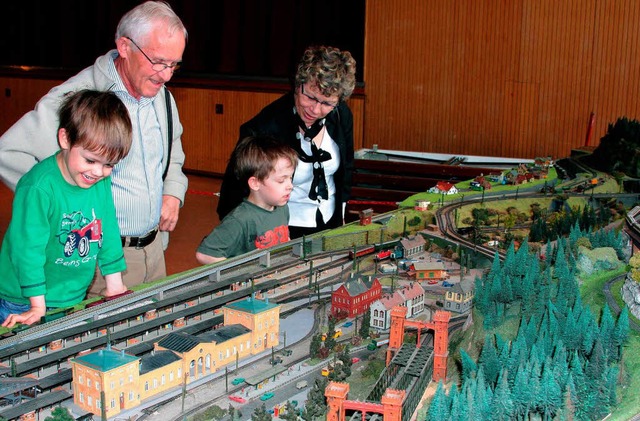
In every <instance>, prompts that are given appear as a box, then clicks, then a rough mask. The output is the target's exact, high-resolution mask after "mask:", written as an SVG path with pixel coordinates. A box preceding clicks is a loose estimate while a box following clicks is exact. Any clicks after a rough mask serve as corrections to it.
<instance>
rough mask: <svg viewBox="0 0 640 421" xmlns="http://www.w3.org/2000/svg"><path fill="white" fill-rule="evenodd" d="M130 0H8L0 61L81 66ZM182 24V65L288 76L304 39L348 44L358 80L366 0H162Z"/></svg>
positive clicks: (102, 47) (108, 39) (188, 69)
mask: <svg viewBox="0 0 640 421" xmlns="http://www.w3.org/2000/svg"><path fill="white" fill-rule="evenodd" d="M139 3H140V2H139V1H132V0H68V1H62V0H11V1H6V2H2V5H1V6H0V11H1V14H2V16H3V17H4V19H3V24H2V25H0V47H1V48H0V51H2V54H0V65H28V66H44V67H55V68H71V69H81V68H84V67H86V66H88V65H90V64H92V63H93V61H94V60H95V58H96V57H97V56H98V55H101V54H104V53H105V52H106V51H107V50H109V49H111V48H114V34H115V29H116V26H117V24H118V21H119V20H120V17H121V16H122V15H123V14H124V13H126V12H127V11H128V10H130V9H131V8H133V7H134V6H135V5H137V4H139ZM168 3H169V4H171V6H172V7H173V9H174V10H175V11H176V13H177V14H178V15H179V16H180V18H181V19H182V20H183V22H184V24H185V26H186V27H187V30H188V31H189V42H188V44H187V49H186V51H185V54H184V65H183V68H182V69H183V70H181V72H184V73H187V74H192V73H193V74H196V75H206V74H211V75H226V76H243V77H260V78H271V77H273V78H287V77H289V76H290V75H291V74H292V73H293V72H294V66H295V63H296V62H297V60H298V59H299V58H300V56H301V54H302V52H303V51H304V49H305V47H306V46H308V45H312V44H325V45H333V46H335V47H338V48H340V49H345V50H349V51H350V52H351V53H352V54H353V56H354V58H355V59H356V61H357V62H358V64H359V66H358V71H359V77H358V81H362V77H361V76H360V75H361V74H362V72H361V70H362V65H361V63H362V59H363V56H364V16H365V13H364V7H365V0H323V1H313V0H271V1H269V0H169V1H168Z"/></svg>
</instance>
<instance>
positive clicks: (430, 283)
mask: <svg viewBox="0 0 640 421" xmlns="http://www.w3.org/2000/svg"><path fill="white" fill-rule="evenodd" d="M427 283H428V284H429V285H435V284H437V283H438V281H436V280H435V279H431V280H430V281H428V282H427Z"/></svg>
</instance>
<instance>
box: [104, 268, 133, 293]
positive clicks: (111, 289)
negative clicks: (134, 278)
mask: <svg viewBox="0 0 640 421" xmlns="http://www.w3.org/2000/svg"><path fill="white" fill-rule="evenodd" d="M104 280H105V281H106V283H107V288H105V289H104V290H103V291H101V293H102V295H104V296H105V297H113V296H114V295H118V294H124V293H125V292H127V291H128V289H127V287H126V286H125V284H124V283H123V282H122V274H121V273H120V272H117V273H112V274H110V275H107V276H105V277H104Z"/></svg>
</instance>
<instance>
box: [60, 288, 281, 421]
mask: <svg viewBox="0 0 640 421" xmlns="http://www.w3.org/2000/svg"><path fill="white" fill-rule="evenodd" d="M223 316H224V326H223V327H221V328H219V329H217V330H213V331H209V332H206V333H203V334H200V335H189V334H186V333H181V332H175V333H170V334H169V335H167V336H165V337H164V338H162V339H161V340H160V341H158V342H157V343H155V344H154V350H153V352H152V353H150V354H148V355H145V356H143V357H136V356H132V355H128V354H126V353H125V352H124V350H122V351H118V350H115V349H113V348H111V347H110V346H107V348H106V349H100V350H96V351H93V352H90V353H87V354H85V355H82V356H79V357H76V358H74V359H72V360H71V367H72V371H73V392H74V403H75V404H76V405H78V406H79V407H80V408H82V409H83V410H85V411H87V412H91V413H93V414H101V413H102V411H103V409H102V405H104V406H105V408H104V409H105V412H106V414H107V416H108V417H113V416H115V415H117V414H119V413H120V412H121V411H123V410H128V409H131V408H134V407H136V406H138V405H140V404H141V403H142V402H144V401H145V400H147V399H149V398H151V397H154V396H155V395H158V394H162V393H165V392H166V391H168V390H170V389H174V388H178V387H182V386H183V385H184V384H189V383H191V382H193V381H195V380H197V379H200V378H202V377H203V376H205V375H208V374H211V373H214V372H215V371H217V370H219V369H220V368H222V367H224V366H226V365H228V364H231V363H235V362H236V359H243V358H247V357H249V356H251V355H256V354H260V353H261V352H263V351H266V350H269V349H270V348H271V347H274V346H277V345H278V343H279V342H278V332H279V328H280V305H277V304H272V303H269V301H268V300H266V301H262V300H258V299H256V298H254V297H250V298H247V299H245V300H242V301H238V302H235V303H230V304H227V305H226V306H225V307H223Z"/></svg>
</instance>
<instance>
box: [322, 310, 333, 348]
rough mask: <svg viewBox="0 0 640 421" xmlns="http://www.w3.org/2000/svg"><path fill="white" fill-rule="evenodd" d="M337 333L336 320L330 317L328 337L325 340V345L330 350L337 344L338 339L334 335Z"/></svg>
mask: <svg viewBox="0 0 640 421" xmlns="http://www.w3.org/2000/svg"><path fill="white" fill-rule="evenodd" d="M335 334H336V320H335V319H334V318H333V317H329V321H328V330H327V337H326V339H325V340H324V346H325V347H326V348H327V349H329V350H332V349H333V348H334V347H335V346H336V339H335V337H334V336H335Z"/></svg>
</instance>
